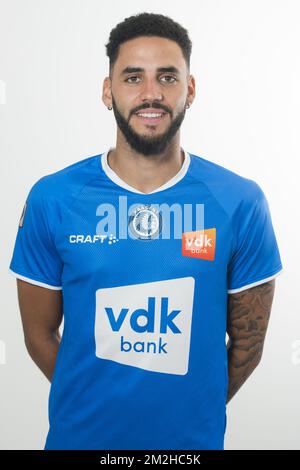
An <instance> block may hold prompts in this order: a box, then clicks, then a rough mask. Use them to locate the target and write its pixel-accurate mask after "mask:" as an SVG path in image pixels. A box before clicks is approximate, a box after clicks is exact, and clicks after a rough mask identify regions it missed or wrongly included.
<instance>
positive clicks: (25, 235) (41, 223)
mask: <svg viewBox="0 0 300 470" xmlns="http://www.w3.org/2000/svg"><path fill="white" fill-rule="evenodd" d="M57 222H58V221H57V218H56V216H55V210H54V205H53V204H52V203H50V201H49V198H47V194H45V188H44V185H43V178H41V179H40V180H39V181H37V183H35V184H34V185H33V187H32V188H31V190H30V192H29V194H28V196H27V199H26V202H25V204H24V207H23V211H22V214H21V218H20V221H19V226H18V231H17V235H16V239H15V245H14V249H13V254H12V259H11V262H10V265H9V272H10V273H11V274H13V275H14V276H15V277H16V278H19V279H22V280H24V281H27V282H29V283H31V284H36V285H38V286H42V287H47V288H49V289H61V288H62V286H61V274H62V264H63V263H62V260H61V258H60V256H59V253H58V252H57V249H56V246H55V242H54V235H55V231H54V230H55V227H56V226H57Z"/></svg>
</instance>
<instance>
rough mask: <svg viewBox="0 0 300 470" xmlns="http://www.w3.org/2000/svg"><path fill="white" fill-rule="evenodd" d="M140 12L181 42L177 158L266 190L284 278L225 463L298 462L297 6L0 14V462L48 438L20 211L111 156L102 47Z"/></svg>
mask: <svg viewBox="0 0 300 470" xmlns="http://www.w3.org/2000/svg"><path fill="white" fill-rule="evenodd" d="M142 11H148V12H153V13H161V14H166V15H168V16H170V17H172V18H173V19H174V20H175V21H178V22H180V23H181V24H182V25H183V26H184V27H185V28H187V29H188V31H189V34H190V37H191V39H192V41H193V51H192V57H191V73H192V74H193V75H194V76H195V79H196V99H195V101H194V103H193V105H192V107H191V108H190V109H189V110H188V111H187V113H186V118H185V121H184V123H183V125H182V128H181V129H182V130H181V143H182V146H183V147H184V148H185V149H186V150H187V151H189V152H191V153H194V154H197V155H200V156H203V157H204V158H206V159H209V160H211V161H214V162H216V163H218V164H220V165H223V166H225V167H227V168H229V169H231V170H233V171H235V172H237V173H239V174H241V175H243V176H246V177H248V178H251V179H254V180H255V181H257V182H258V183H259V184H260V185H261V187H262V188H263V190H264V192H265V194H266V196H267V199H268V201H269V205H270V209H271V214H272V220H273V224H274V228H275V232H276V236H277V240H278V244H279V248H280V252H281V257H282V262H283V266H284V272H283V273H282V274H281V275H280V276H279V277H278V278H277V280H276V286H277V287H276V294H275V299H274V302H273V310H272V314H271V319H270V324H269V329H268V332H267V337H266V342H265V347H264V354H263V358H262V361H261V363H260V365H259V366H258V368H257V369H256V370H255V371H254V372H253V374H252V375H251V376H250V378H249V379H248V380H247V382H246V383H245V384H244V385H243V386H242V388H241V389H240V391H239V392H238V393H237V395H236V396H235V397H234V398H233V399H232V400H231V401H230V403H229V404H228V406H227V416H228V421H227V432H226V439H225V449H300V377H299V376H300V308H299V307H300V306H299V284H298V283H299V280H300V279H299V262H300V260H299V242H298V239H299V235H298V234H299V208H298V204H299V201H300V191H299V187H300V184H299V157H300V144H299V128H300V112H299V108H300V91H299V89H300V62H299V45H300V29H299V18H300V3H299V2H298V1H297V0H295V1H292V0H282V1H280V0H251V1H250V0H226V1H221V0H197V1H195V0H194V1H189V2H182V0H165V1H164V2H161V1H156V0H152V1H151V8H149V2H148V1H145V0H139V1H130V2H124V1H120V0H119V1H113V0H110V1H109V2H103V1H100V0H55V1H54V0H51V1H50V0H19V1H16V0H7V1H3V0H2V1H0V80H1V81H0V103H1V104H0V119H1V127H0V132H1V135H0V158H1V187H0V190H1V207H2V217H1V242H2V247H1V248H2V249H1V286H2V288H1V310H0V311H1V322H0V340H1V342H0V353H1V354H0V356H1V357H0V362H1V364H0V380H1V389H0V390H1V403H0V407H1V408H0V416H1V421H0V423H1V430H0V448H1V449H42V448H43V446H44V441H45V437H46V433H47V431H48V421H47V419H48V417H47V413H48V409H47V406H48V393H49V385H50V384H49V383H48V381H47V379H46V378H44V376H43V374H42V373H41V372H40V371H39V369H38V368H37V367H36V366H35V364H34V363H33V362H32V360H31V359H30V357H29V355H28V353H27V351H26V349H25V345H24V340H23V332H22V326H21V319H20V314H19V310H18V301H17V292H16V281H15V279H14V278H13V277H12V276H11V275H10V274H8V266H9V263H10V259H11V256H12V250H13V245H14V241H15V236H16V231H17V225H18V221H19V218H20V215H21V212H22V208H23V204H24V202H25V198H26V196H27V193H28V191H29V189H30V188H31V186H32V185H33V183H34V182H35V181H37V179H39V178H40V177H41V176H43V175H45V174H48V173H51V172H53V171H56V170H59V169H61V168H63V167H65V166H67V165H69V164H71V163H73V162H75V161H78V160H81V159H83V158H86V157H88V156H92V155H96V154H98V153H102V152H104V151H105V150H106V149H107V148H108V147H109V146H113V145H114V144H115V137H116V125H115V121H114V116H113V113H112V112H109V111H107V109H106V107H105V106H104V105H103V103H102V100H101V95H102V83H103V79H104V77H105V76H106V75H107V74H108V58H107V57H106V55H105V47H104V44H106V42H107V41H108V36H109V32H110V30H111V29H112V28H113V27H114V26H115V25H116V24H117V23H118V22H120V21H122V20H124V19H125V17H128V16H131V15H132V14H136V13H140V12H142ZM4 353H5V354H4Z"/></svg>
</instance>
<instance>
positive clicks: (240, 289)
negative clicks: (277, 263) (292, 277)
mask: <svg viewBox="0 0 300 470" xmlns="http://www.w3.org/2000/svg"><path fill="white" fill-rule="evenodd" d="M282 271H283V268H281V269H280V271H277V273H275V274H273V275H272V276H269V277H265V278H264V279H261V280H260V281H256V282H252V283H251V284H247V285H246V286H242V287H238V288H237V289H228V291H227V292H228V294H235V293H236V292H241V291H243V290H246V289H249V288H250V287H255V286H259V284H263V283H264V282H268V281H271V279H274V278H275V277H277V276H278V275H279V274H281V273H282Z"/></svg>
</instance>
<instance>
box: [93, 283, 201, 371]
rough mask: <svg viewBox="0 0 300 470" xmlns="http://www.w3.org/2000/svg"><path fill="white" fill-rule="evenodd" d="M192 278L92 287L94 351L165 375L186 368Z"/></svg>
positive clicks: (192, 296)
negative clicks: (94, 308) (95, 288)
mask: <svg viewBox="0 0 300 470" xmlns="http://www.w3.org/2000/svg"><path fill="white" fill-rule="evenodd" d="M194 286H195V280H194V278H193V277H182V278H178V279H169V280H166V281H157V282H147V283H143V284H133V285H128V286H120V287H111V288H105V289H98V290H97V291H96V317H95V342H96V356H97V357H99V358H102V359H109V360H111V361H115V362H118V363H120V364H126V365H129V366H134V367H139V368H141V369H144V370H149V371H154V372H162V373H166V374H177V375H185V374H186V373H187V372H188V364H189V352H190V336H191V322H192V312H193V299H194Z"/></svg>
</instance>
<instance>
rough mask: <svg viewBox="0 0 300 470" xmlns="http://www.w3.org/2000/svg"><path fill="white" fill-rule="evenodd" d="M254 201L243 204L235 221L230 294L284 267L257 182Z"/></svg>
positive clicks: (228, 280) (271, 277)
mask: <svg viewBox="0 0 300 470" xmlns="http://www.w3.org/2000/svg"><path fill="white" fill-rule="evenodd" d="M254 188H255V192H254V194H253V195H252V197H251V201H248V202H247V203H244V204H241V207H240V209H239V211H238V218H237V220H235V222H234V224H235V233H236V240H235V249H234V251H233V254H232V257H231V259H230V262H229V264H228V271H227V274H228V276H227V282H228V293H236V292H240V291H242V290H245V289H248V288H250V287H254V286H256V285H259V284H262V283H263V282H267V281H269V280H271V279H273V278H275V277H276V276H277V275H278V274H280V273H281V271H282V270H283V267H282V263H281V258H280V253H279V248H278V244H277V240H276V236H275V233H274V228H273V225H272V219H271V214H270V208H269V204H268V201H267V199H266V197H265V194H264V193H263V191H262V189H261V188H260V186H259V185H257V184H256V183H255V185H254Z"/></svg>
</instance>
